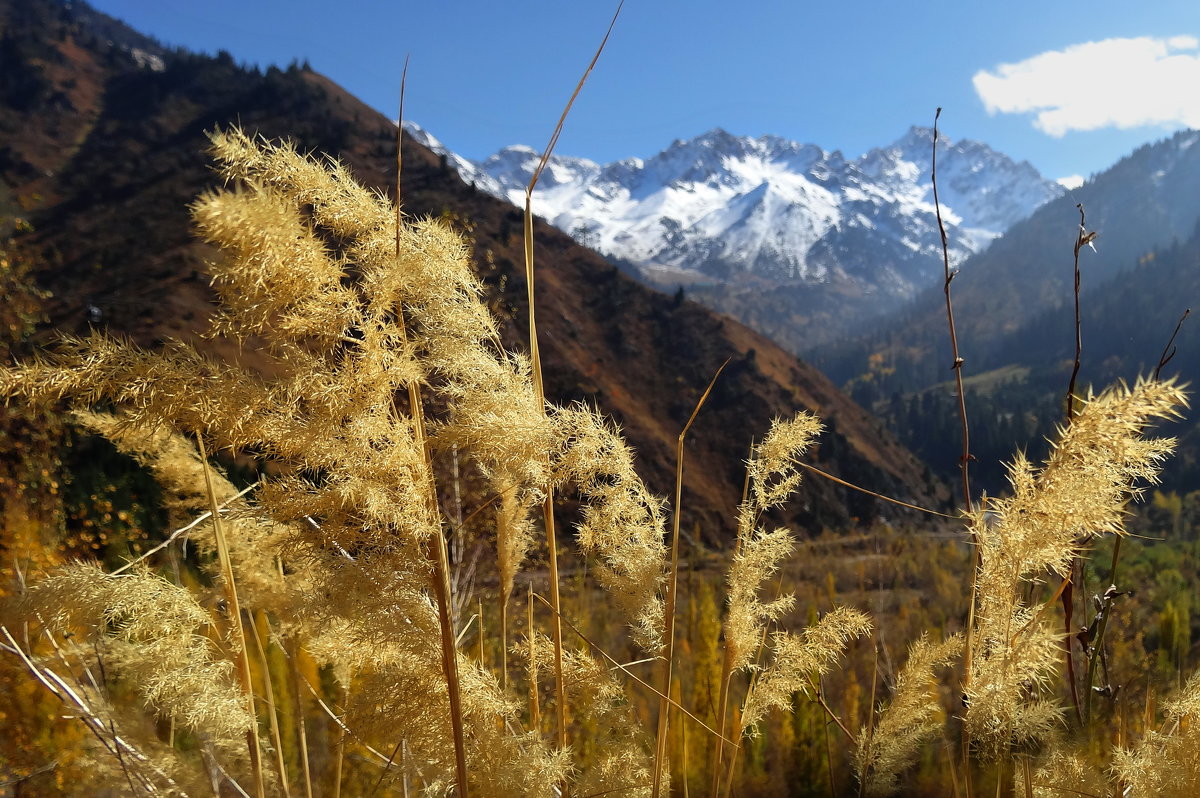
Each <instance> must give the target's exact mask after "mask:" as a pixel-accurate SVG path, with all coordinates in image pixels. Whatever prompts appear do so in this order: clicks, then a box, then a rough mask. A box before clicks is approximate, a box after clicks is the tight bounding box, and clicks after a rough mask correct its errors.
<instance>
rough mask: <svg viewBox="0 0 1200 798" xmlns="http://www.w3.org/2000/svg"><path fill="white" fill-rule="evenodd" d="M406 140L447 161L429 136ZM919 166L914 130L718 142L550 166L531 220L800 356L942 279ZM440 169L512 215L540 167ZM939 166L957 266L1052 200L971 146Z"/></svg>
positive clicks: (1007, 162)
mask: <svg viewBox="0 0 1200 798" xmlns="http://www.w3.org/2000/svg"><path fill="white" fill-rule="evenodd" d="M413 132H414V134H416V135H418V136H420V137H422V138H423V139H424V140H425V141H426V142H427V143H428V144H430V146H432V147H434V148H435V149H440V151H442V152H446V150H445V148H444V147H440V144H439V143H438V142H437V141H436V140H434V139H433V138H432V136H430V135H429V134H428V133H427V132H425V131H421V130H420V129H417V128H414V130H413ZM931 155H932V130H930V129H927V128H912V129H911V130H909V131H908V132H907V133H906V134H905V135H904V136H902V137H901V138H900V139H898V140H897V141H895V142H894V143H892V144H891V145H889V146H886V147H881V148H877V149H873V150H871V151H870V152H868V153H866V154H865V155H863V156H862V157H860V158H857V159H852V160H851V159H847V158H846V157H844V156H843V155H842V153H840V152H836V151H834V152H827V151H825V150H823V149H821V148H820V147H817V146H815V145H812V144H799V143H796V142H793V141H788V140H786V139H782V138H779V137H776V136H763V137H761V138H749V137H742V136H734V135H732V134H730V133H727V132H726V131H724V130H720V129H717V130H713V131H710V132H708V133H705V134H704V135H701V136H698V137H696V138H694V139H691V140H688V141H676V142H674V143H673V144H672V145H671V146H670V147H668V148H667V149H665V150H663V151H662V152H660V153H658V154H657V155H655V156H653V157H651V158H648V159H645V160H643V159H640V158H629V159H626V160H622V161H617V162H615V163H610V164H605V165H600V164H597V163H594V162H592V161H588V160H586V159H582V158H570V157H557V156H556V157H554V158H553V159H552V160H551V162H550V163H549V165H548V168H547V170H546V172H545V173H544V175H543V177H542V179H541V181H540V182H539V184H538V190H537V193H536V194H535V196H534V203H535V204H534V210H535V212H536V213H538V214H540V215H542V216H543V217H544V218H546V219H547V220H548V221H549V222H550V223H551V224H553V225H555V226H556V227H558V228H559V229H560V230H563V231H565V232H567V233H569V234H570V235H572V236H573V237H574V238H575V239H576V240H577V241H579V242H580V243H582V244H585V245H586V246H589V247H591V248H593V249H596V250H597V251H599V252H601V253H603V254H605V255H607V256H609V257H611V258H614V259H616V260H619V261H623V262H627V263H629V264H632V265H633V266H635V267H636V268H637V269H638V270H639V271H640V272H641V274H642V276H643V277H644V278H645V279H647V280H649V281H650V282H652V283H655V284H658V285H661V286H664V287H667V288H672V289H673V288H675V287H676V286H677V285H681V286H684V287H685V290H691V291H693V293H694V294H695V295H696V296H698V297H700V298H701V299H702V301H704V302H705V303H707V304H710V305H713V306H715V307H718V308H720V309H722V310H725V311H727V312H730V313H732V314H733V315H735V316H738V317H740V318H742V319H743V320H745V321H748V322H749V323H750V324H751V325H752V326H756V327H758V328H759V329H760V331H763V332H766V333H767V334H768V335H771V336H772V337H775V338H776V339H777V340H779V341H780V342H781V343H784V344H785V345H787V346H791V347H792V348H793V349H799V348H802V347H804V346H806V345H810V344H811V343H812V341H811V336H812V335H814V334H815V335H818V336H819V337H820V338H822V339H828V338H831V337H835V336H837V335H840V334H843V333H844V332H845V331H847V330H849V329H852V326H851V325H850V324H849V323H850V322H854V323H857V322H861V321H862V320H863V319H865V318H869V317H871V316H877V315H880V314H882V313H885V312H886V311H888V310H890V309H893V308H895V307H897V306H898V305H899V304H901V303H903V302H904V301H906V300H909V299H911V298H912V297H913V296H915V295H916V294H917V292H919V291H920V290H921V289H923V288H924V287H926V286H928V285H931V284H933V283H934V282H936V280H937V276H938V275H939V274H940V273H941V270H942V265H941V245H940V239H939V235H938V232H937V221H936V218H935V213H934V204H933V194H932V189H931V182H930V169H931ZM447 157H448V158H450V159H451V162H452V163H453V164H454V166H455V167H456V168H457V169H458V171H459V172H460V174H462V175H463V177H464V179H467V180H469V181H471V182H474V183H475V185H476V186H478V187H480V188H482V189H483V190H485V191H488V192H489V193H491V194H493V195H495V196H499V197H503V198H505V199H508V200H509V201H510V202H514V203H517V204H522V203H523V201H524V191H525V186H526V185H527V184H528V182H529V178H530V176H531V175H532V172H533V169H534V168H535V166H536V164H537V161H538V153H535V152H534V151H533V150H532V149H530V148H528V147H524V146H514V147H508V148H506V149H504V150H501V151H500V152H498V153H496V154H495V155H493V156H491V157H490V158H488V159H486V160H484V161H482V162H480V163H471V162H468V161H466V160H465V159H462V158H459V157H457V156H453V155H452V154H448V155H447ZM938 166H939V173H940V174H939V184H940V185H939V199H940V200H941V203H942V216H943V219H944V221H945V222H946V226H947V232H948V234H949V240H950V246H951V257H952V258H953V259H954V261H955V262H961V261H962V260H963V259H965V258H967V257H968V256H970V255H972V254H974V253H977V252H981V251H983V250H984V249H986V248H987V246H988V245H989V244H990V243H991V241H992V240H993V239H995V238H996V237H997V236H999V235H1000V234H1001V233H1003V232H1004V231H1005V230H1006V229H1008V228H1009V227H1010V226H1011V225H1012V224H1013V223H1015V222H1017V221H1018V220H1020V219H1022V218H1024V217H1025V216H1027V215H1028V214H1029V213H1030V212H1032V211H1033V210H1034V209H1035V208H1037V207H1039V206H1040V205H1042V204H1043V203H1045V202H1047V201H1048V200H1050V199H1053V198H1054V197H1057V196H1058V195H1059V194H1061V193H1062V188H1061V187H1060V186H1058V185H1057V184H1056V183H1053V182H1051V181H1048V180H1045V179H1043V178H1042V177H1041V176H1040V175H1039V174H1038V173H1037V171H1036V170H1035V169H1034V168H1033V167H1032V166H1031V165H1029V164H1028V163H1016V162H1014V161H1012V160H1011V159H1010V158H1008V157H1007V156H1005V155H1002V154H1000V153H997V152H995V151H994V150H992V149H991V148H989V147H988V146H987V145H985V144H981V143H979V142H975V141H970V140H963V141H959V142H953V141H950V140H947V139H945V138H944V137H943V138H942V139H941V140H940V142H939V158H938ZM781 297H782V298H783V301H781V299H780V298H781ZM822 311H824V312H822ZM809 317H812V318H809ZM839 319H842V320H844V321H843V322H841V323H839V321H838V320H839Z"/></svg>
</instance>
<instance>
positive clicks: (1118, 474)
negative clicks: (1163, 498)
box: [966, 381, 1186, 758]
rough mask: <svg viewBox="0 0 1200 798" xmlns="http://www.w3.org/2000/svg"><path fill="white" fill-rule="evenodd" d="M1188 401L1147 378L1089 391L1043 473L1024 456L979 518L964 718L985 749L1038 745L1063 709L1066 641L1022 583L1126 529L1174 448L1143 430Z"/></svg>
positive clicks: (996, 752) (974, 522) (1057, 569)
mask: <svg viewBox="0 0 1200 798" xmlns="http://www.w3.org/2000/svg"><path fill="white" fill-rule="evenodd" d="M1185 404H1186V397H1185V396H1184V393H1183V391H1182V390H1181V389H1180V388H1179V387H1178V386H1177V385H1175V384H1174V383H1171V382H1149V381H1139V382H1138V383H1137V384H1136V385H1135V386H1134V387H1133V388H1132V389H1130V388H1126V387H1124V386H1117V387H1114V388H1110V389H1109V390H1107V391H1105V392H1104V393H1102V394H1100V395H1099V396H1096V397H1093V398H1090V399H1089V400H1088V401H1087V402H1086V403H1085V404H1084V406H1083V408H1082V409H1081V410H1080V411H1079V414H1078V415H1077V416H1076V417H1075V420H1074V423H1072V424H1071V426H1070V427H1068V428H1066V429H1063V430H1060V432H1059V437H1058V439H1057V440H1056V441H1055V442H1054V445H1053V449H1052V450H1051V453H1050V456H1049V459H1048V460H1047V461H1046V464H1045V465H1044V466H1043V467H1042V468H1040V469H1036V470H1035V469H1034V468H1033V466H1032V465H1031V464H1030V463H1029V461H1028V460H1026V459H1025V458H1024V457H1023V456H1018V457H1017V459H1016V460H1015V461H1014V462H1013V464H1012V465H1011V466H1010V468H1009V482H1010V483H1011V485H1012V496H1010V497H1008V498H1004V499H991V500H989V501H988V502H987V504H986V510H980V511H978V512H976V513H975V514H974V515H973V516H972V517H971V519H970V525H971V529H972V531H973V532H974V535H975V539H976V541H977V543H978V545H979V552H980V564H979V576H978V582H977V597H976V601H977V610H976V614H975V629H974V630H973V634H974V639H975V654H976V656H975V661H974V670H973V673H972V678H971V683H970V685H969V686H968V688H967V696H966V700H967V712H966V726H967V730H968V732H969V734H970V737H971V740H972V741H973V742H974V744H975V745H976V746H977V747H978V748H979V749H980V751H981V753H983V754H984V755H985V756H988V757H991V758H994V757H998V756H1000V755H1002V754H1003V753H1005V752H1006V751H1008V750H1009V748H1010V747H1011V746H1021V745H1027V744H1031V743H1034V742H1037V741H1038V740H1040V739H1042V738H1043V737H1044V736H1045V735H1046V734H1047V733H1048V732H1049V731H1050V730H1051V729H1052V728H1053V726H1054V724H1055V723H1056V721H1057V719H1058V717H1059V709H1058V707H1057V705H1056V704H1054V703H1053V702H1052V701H1051V700H1050V699H1049V698H1047V697H1046V696H1045V695H1044V694H1043V693H1044V688H1045V687H1046V685H1047V684H1048V683H1049V681H1050V679H1051V676H1052V675H1053V673H1054V671H1055V667H1056V664H1057V661H1058V654H1059V650H1060V649H1059V645H1060V644H1059V639H1060V638H1059V635H1058V633H1056V632H1055V631H1053V630H1052V629H1051V628H1050V627H1049V625H1048V624H1046V623H1044V622H1043V621H1042V619H1041V618H1040V614H1039V608H1038V607H1036V606H1029V605H1028V604H1026V603H1025V601H1024V599H1023V597H1022V587H1023V586H1024V585H1025V584H1026V583H1028V582H1030V581H1037V580H1040V579H1042V578H1044V576H1045V575H1046V573H1047V572H1050V573H1054V574H1057V575H1058V576H1060V577H1062V576H1065V575H1066V573H1067V568H1068V565H1069V563H1070V562H1071V559H1072V558H1073V557H1074V556H1075V555H1076V553H1077V552H1078V551H1079V548H1080V546H1081V545H1082V544H1083V543H1084V542H1085V541H1086V540H1087V539H1088V538H1089V537H1090V536H1092V535H1097V534H1103V533H1114V534H1122V533H1123V532H1124V525H1123V520H1124V515H1125V502H1126V501H1127V500H1128V499H1129V498H1130V497H1133V498H1136V497H1138V496H1139V495H1140V492H1141V488H1140V487H1138V486H1136V485H1135V484H1134V482H1135V481H1136V480H1144V481H1147V482H1153V481H1155V480H1156V479H1157V476H1158V466H1159V463H1160V462H1161V461H1162V460H1163V458H1165V457H1166V456H1167V454H1169V453H1170V452H1171V450H1172V448H1173V446H1174V441H1172V440H1170V439H1146V438H1143V437H1142V431H1143V429H1144V428H1145V426H1146V424H1147V423H1149V422H1150V421H1151V420H1153V419H1162V418H1173V417H1176V416H1177V415H1178V408H1179V407H1181V406H1184V405H1185Z"/></svg>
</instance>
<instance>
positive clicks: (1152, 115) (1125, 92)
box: [972, 36, 1200, 137]
mask: <svg viewBox="0 0 1200 798" xmlns="http://www.w3.org/2000/svg"><path fill="white" fill-rule="evenodd" d="M972 82H973V83H974V84H975V92H976V93H977V94H978V95H979V98H980V99H981V100H983V104H984V106H985V107H986V108H987V112H988V113H989V114H996V113H1002V114H1020V113H1031V112H1032V113H1035V114H1036V116H1035V118H1034V122H1033V125H1034V127H1036V128H1037V129H1038V130H1041V131H1042V132H1044V133H1048V134H1049V135H1051V136H1055V137H1060V136H1062V135H1064V134H1066V133H1067V132H1069V131H1072V130H1098V129H1100V128H1106V127H1116V128H1133V127H1141V126H1143V125H1185V126H1187V127H1200V39H1197V38H1196V37H1195V36H1172V37H1170V38H1167V39H1155V38H1151V37H1148V36H1142V37H1139V38H1135V39H1104V40H1102V41H1098V42H1085V43H1083V44H1073V45H1071V46H1070V47H1067V48H1066V49H1064V50H1051V51H1048V52H1045V53H1041V54H1039V55H1035V56H1033V57H1032V58H1027V59H1025V60H1024V61H1019V62H1017V63H1015V64H1000V65H999V66H997V67H995V68H994V69H992V70H986V69H985V70H980V71H979V72H977V73H975V77H974V78H972Z"/></svg>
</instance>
